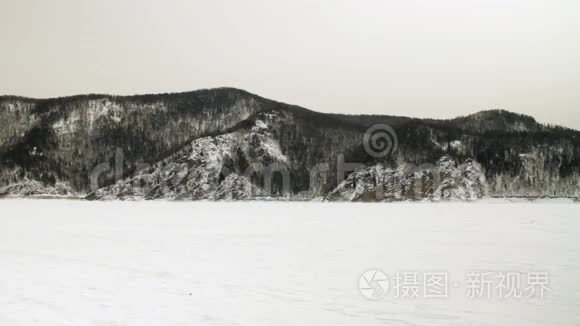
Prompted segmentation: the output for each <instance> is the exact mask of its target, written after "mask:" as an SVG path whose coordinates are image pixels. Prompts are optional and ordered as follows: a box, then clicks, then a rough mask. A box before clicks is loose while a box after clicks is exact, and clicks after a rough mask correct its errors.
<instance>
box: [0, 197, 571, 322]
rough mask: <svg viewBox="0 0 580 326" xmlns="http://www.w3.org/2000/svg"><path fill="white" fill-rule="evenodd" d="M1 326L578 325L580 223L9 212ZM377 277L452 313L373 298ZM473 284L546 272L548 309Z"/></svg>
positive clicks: (206, 211)
mask: <svg viewBox="0 0 580 326" xmlns="http://www.w3.org/2000/svg"><path fill="white" fill-rule="evenodd" d="M0 207H1V211H2V215H1V216H0V261H1V262H2V265H1V268H0V325H7V326H8V325H10V326H30V325H43V326H51V325H71V326H72V325H74V326H84V325H90V326H125V325H127V326H128V325H136V326H137V325H138V326H146V325H160V326H172V325H252V326H256V325H268V326H270V325H277V326H278V325H353V326H355V325H356V326H359V325H365V326H366V325H395V326H396V325H405V326H409V325H417V326H418V325H425V326H436V325H444V326H448V325H470V326H477V325H490V326H491V325H493V326H496V325H508V326H520V325H541V326H546V325H578V324H580V314H578V312H579V311H580V282H578V276H579V275H580V250H579V246H578V244H579V243H578V241H579V240H578V239H579V236H580V214H579V212H580V210H579V209H578V208H579V206H578V205H577V204H571V203H565V202H563V201H558V202H556V203H550V202H549V201H542V202H534V203H513V202H512V203H507V202H505V201H493V200H486V201H485V202H484V203H481V202H475V203H446V204H440V203H439V204H435V203H421V204H418V203H413V204H410V203H392V204H356V203H346V204H342V203H283V202H269V203H264V202H242V203H228V202H222V203H214V202H195V203H191V202H164V201H151V202H139V203H135V202H87V201H76V200H23V199H17V200H2V201H0ZM373 268H379V269H381V270H383V271H384V272H385V273H386V274H387V275H388V276H389V277H391V279H392V275H393V274H394V273H395V272H397V271H399V272H405V271H416V272H432V271H438V272H446V273H448V274H449V278H450V282H453V281H457V282H458V283H459V287H458V288H453V287H452V288H450V292H449V298H448V299H397V298H394V297H393V293H392V290H393V289H390V290H389V292H388V293H387V296H386V297H385V298H384V299H382V300H379V301H370V300H367V299H365V298H363V297H362V296H361V295H360V293H359V289H358V280H359V277H360V275H361V274H362V273H363V272H365V271H366V270H368V269H373ZM470 270H489V271H498V270H502V271H520V272H522V273H526V272H529V271H547V272H549V273H550V283H549V287H550V289H551V291H550V292H549V293H548V294H547V295H546V297H545V298H543V299H539V298H536V299H504V300H500V299H496V298H493V299H468V298H466V297H465V290H466V287H465V275H466V273H467V272H468V271H470Z"/></svg>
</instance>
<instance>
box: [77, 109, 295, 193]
mask: <svg viewBox="0 0 580 326" xmlns="http://www.w3.org/2000/svg"><path fill="white" fill-rule="evenodd" d="M277 119H279V117H278V116H276V115H275V114H260V115H259V116H258V117H257V119H256V120H255V121H254V125H253V126H251V127H250V128H244V129H241V130H238V131H234V132H231V133H226V134H223V135H219V136H214V137H203V138H199V139H196V140H194V141H193V142H191V143H190V144H188V145H187V146H185V147H184V148H182V149H181V150H179V151H178V152H176V153H175V154H173V155H171V156H169V157H167V158H166V159H164V160H162V161H161V162H158V163H156V164H155V165H153V166H151V167H147V168H144V169H141V170H139V171H137V173H136V174H135V175H134V176H133V177H130V178H127V179H124V180H120V181H118V182H116V183H115V184H113V185H111V186H108V187H104V188H101V189H98V190H96V191H94V192H92V193H91V194H89V195H88V197H87V198H88V199H160V198H163V199H176V200H199V199H208V200H220V199H226V200H235V199H252V198H262V197H266V196H269V195H270V192H269V190H268V191H265V190H264V187H263V185H262V184H260V181H264V180H265V177H264V175H263V173H264V172H266V171H264V169H267V168H270V167H271V166H279V167H284V166H285V164H286V163H287V161H288V158H287V157H286V156H285V155H284V154H283V153H282V151H281V149H280V144H279V143H278V141H277V140H275V139H274V138H273V135H272V124H273V123H275V122H276V120H277ZM279 195H284V194H279Z"/></svg>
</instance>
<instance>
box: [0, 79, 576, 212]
mask: <svg viewBox="0 0 580 326" xmlns="http://www.w3.org/2000/svg"><path fill="white" fill-rule="evenodd" d="M0 123H2V128H0V196H42V195H51V196H79V197H84V196H87V195H88V196H87V198H91V199H178V200H196V199H209V200H216V199H231V200H236V199H253V198H261V199H266V198H279V199H301V200H309V199H315V198H317V199H320V198H325V199H327V200H355V201H390V200H407V199H410V200H420V199H425V198H426V199H431V200H446V199H463V200H473V199H477V198H481V197H485V196H526V197H538V196H566V197H572V196H577V194H578V193H579V189H580V132H578V131H574V130H569V129H564V128H559V127H549V126H544V125H541V124H539V123H537V122H536V121H535V120H534V119H533V118H531V117H528V116H522V115H518V114H514V113H510V112H507V111H484V112H480V113H477V114H474V115H471V116H466V117H460V118H457V119H452V120H429V119H426V120H421V119H413V118H406V117H395V116H369V115H361V116H356V115H355V116H348V115H334V114H322V113H317V112H313V111H309V110H306V109H304V108H300V107H296V106H292V105H287V104H284V103H279V102H275V101H271V100H268V99H264V98H261V97H259V96H256V95H253V94H250V93H247V92H245V91H241V90H236V89H229V88H223V89H214V90H202V91H196V92H189V93H181V94H160V95H146V96H131V97H116V96H106V95H88V96H76V97H71V98H60V99H49V100H34V99H25V98H18V97H0ZM377 125H380V126H382V125H389V126H391V127H392V135H389V136H391V137H394V138H392V139H390V141H391V145H395V146H393V147H392V148H391V150H390V151H389V152H388V153H386V155H383V156H377V155H373V153H371V152H369V148H368V147H365V145H368V144H366V142H368V140H369V139H367V138H365V135H366V134H367V133H368V131H369V128H371V127H373V126H377ZM393 142H394V144H393ZM379 145H380V143H379Z"/></svg>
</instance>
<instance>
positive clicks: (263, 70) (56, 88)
mask: <svg viewBox="0 0 580 326" xmlns="http://www.w3.org/2000/svg"><path fill="white" fill-rule="evenodd" d="M0 41H1V44H2V46H1V47H0V94H15V95H23V96H29V97H54V96H65V95H73V94H81V93H113V94H141V93H154V92H155V93H157V92H176V91H187V90H194V89H199V88H210V87H217V86H233V87H238V88H243V89H246V90H248V91H251V92H254V93H257V94H260V95H262V96H265V97H268V98H272V99H276V100H280V101H283V102H288V103H292V104H298V105H301V106H304V107H307V108H310V109H313V110H317V111H323V112H342V113H370V114H395V115H407V116H418V117H434V118H447V117H454V116H457V115H463V114H469V113H472V112H475V111H479V110H483V109H493V108H503V109H506V110H510V111H515V112H521V113H526V114H530V115H533V116H534V117H536V118H537V119H538V120H539V121H541V122H549V123H556V124H561V125H565V126H568V127H573V128H576V129H580V63H579V61H580V1H578V0H437V1H434V0H425V1H419V0H397V1H394V0H376V1H373V0H318V1H306V0H287V1H277V0H232V1H223V0H207V1H205V0H204V1H201V0H164V1H161V0H156V1H154V0H93V1H86V0H51V1H47V0H2V1H1V2H0Z"/></svg>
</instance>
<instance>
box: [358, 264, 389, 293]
mask: <svg viewBox="0 0 580 326" xmlns="http://www.w3.org/2000/svg"><path fill="white" fill-rule="evenodd" d="M358 287H359V290H360V293H361V294H362V296H363V297H365V298H367V299H370V300H379V299H382V298H384V297H385V295H386V294H387V291H388V290H389V279H388V277H387V275H386V274H385V273H383V272H382V271H381V270H378V269H371V270H368V271H366V272H364V273H363V274H362V275H361V277H360V279H359V281H358Z"/></svg>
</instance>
